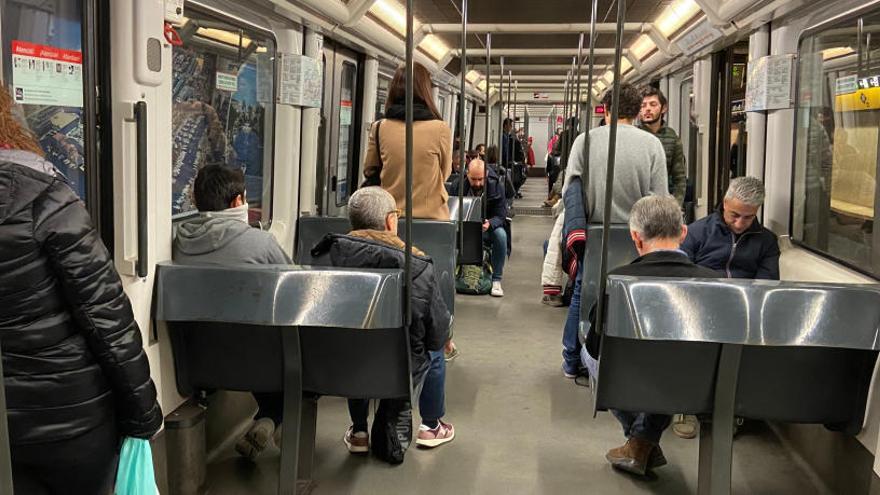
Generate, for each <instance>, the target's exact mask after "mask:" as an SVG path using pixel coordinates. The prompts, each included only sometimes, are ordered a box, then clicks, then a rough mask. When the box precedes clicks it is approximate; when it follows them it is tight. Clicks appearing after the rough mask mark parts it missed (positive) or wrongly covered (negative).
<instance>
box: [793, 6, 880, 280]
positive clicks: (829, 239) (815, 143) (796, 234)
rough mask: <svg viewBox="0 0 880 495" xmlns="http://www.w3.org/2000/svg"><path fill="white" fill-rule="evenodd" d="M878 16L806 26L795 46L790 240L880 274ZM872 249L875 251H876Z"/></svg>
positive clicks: (874, 14)
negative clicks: (879, 214) (877, 222)
mask: <svg viewBox="0 0 880 495" xmlns="http://www.w3.org/2000/svg"><path fill="white" fill-rule="evenodd" d="M877 32H880V13H877V12H876V11H875V12H874V13H870V14H866V15H858V16H856V17H850V18H849V19H846V20H843V21H840V22H835V23H834V24H830V25H827V26H823V27H821V28H819V29H818V30H814V31H808V32H807V33H805V35H804V36H803V37H802V38H801V41H800V45H799V48H798V91H797V114H796V134H795V158H794V174H793V177H794V178H793V180H794V184H793V194H792V198H793V204H792V238H793V239H794V240H795V241H797V242H799V243H801V244H803V245H805V246H806V247H808V248H811V249H813V250H816V251H819V252H822V253H824V254H826V255H829V256H831V257H834V258H836V259H838V260H840V261H842V262H844V263H847V264H849V265H851V266H852V267H854V268H856V269H858V270H860V271H863V272H867V273H869V274H872V275H874V276H880V238H878V236H880V229H875V228H874V218H875V215H876V213H875V212H876V208H877V206H878V193H880V189H878V188H877V177H878V175H877V169H878V166H880V161H878V156H880V154H878V140H880V46H878V44H877V37H876V36H874V43H871V33H877ZM874 246H877V247H878V249H876V250H875V249H874Z"/></svg>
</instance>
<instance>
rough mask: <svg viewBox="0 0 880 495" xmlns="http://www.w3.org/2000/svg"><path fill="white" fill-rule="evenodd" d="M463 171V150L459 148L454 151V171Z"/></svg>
mask: <svg viewBox="0 0 880 495" xmlns="http://www.w3.org/2000/svg"><path fill="white" fill-rule="evenodd" d="M459 170H461V150H459V149H458V148H456V149H454V150H452V171H453V172H458V171H459Z"/></svg>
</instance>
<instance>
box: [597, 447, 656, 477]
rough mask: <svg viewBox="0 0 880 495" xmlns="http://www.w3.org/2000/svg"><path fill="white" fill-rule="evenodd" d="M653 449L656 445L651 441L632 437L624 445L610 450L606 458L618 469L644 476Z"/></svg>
mask: <svg viewBox="0 0 880 495" xmlns="http://www.w3.org/2000/svg"><path fill="white" fill-rule="evenodd" d="M653 450H654V445H653V444H651V443H650V442H646V441H645V440H641V439H638V438H630V439H628V440H627V441H626V443H625V444H623V446H621V447H617V448H615V449H611V450H609V451H608V453H607V454H605V459H607V460H608V462H610V463H611V465H612V466H614V467H615V468H617V469H620V470H622V471H626V472H628V473H632V474H637V475H639V476H644V475H645V472H646V471H647V470H648V460H649V459H650V457H651V452H652V451H653Z"/></svg>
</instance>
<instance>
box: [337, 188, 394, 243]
mask: <svg viewBox="0 0 880 495" xmlns="http://www.w3.org/2000/svg"><path fill="white" fill-rule="evenodd" d="M399 216H400V213H399V212H398V210H397V203H395V202H394V197H393V196H391V194H389V193H388V191H386V190H384V189H382V188H381V187H379V186H372V187H365V188H363V189H358V190H357V191H355V193H354V194H352V195H351V198H349V199H348V219H349V221H350V222H351V228H352V230H379V231H388V232H391V233H392V234H395V235H397V220H398V217H399Z"/></svg>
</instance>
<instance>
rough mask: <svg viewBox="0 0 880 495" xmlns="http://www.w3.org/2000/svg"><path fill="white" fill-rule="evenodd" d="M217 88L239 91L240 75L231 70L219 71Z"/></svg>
mask: <svg viewBox="0 0 880 495" xmlns="http://www.w3.org/2000/svg"><path fill="white" fill-rule="evenodd" d="M216 86H217V89H219V90H221V91H231V92H233V93H235V92H236V91H238V75H236V74H232V73H230V72H220V71H219V70H218V71H217V83H216Z"/></svg>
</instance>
